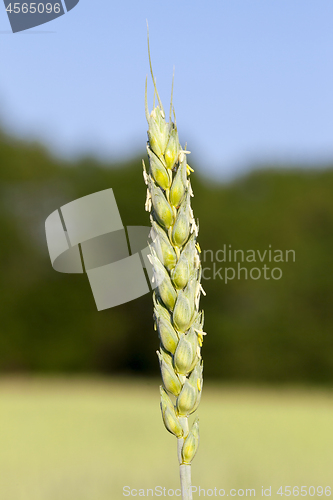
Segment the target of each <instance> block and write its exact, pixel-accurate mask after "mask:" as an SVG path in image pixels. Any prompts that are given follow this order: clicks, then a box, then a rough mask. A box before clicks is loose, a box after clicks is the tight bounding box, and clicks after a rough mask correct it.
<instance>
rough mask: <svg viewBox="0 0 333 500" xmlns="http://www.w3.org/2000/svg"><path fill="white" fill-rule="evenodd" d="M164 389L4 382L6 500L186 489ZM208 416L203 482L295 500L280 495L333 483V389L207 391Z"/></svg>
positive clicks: (1, 478)
mask: <svg viewBox="0 0 333 500" xmlns="http://www.w3.org/2000/svg"><path fill="white" fill-rule="evenodd" d="M158 383H159V382H158V380H156V381H155V380H145V379H137V380H136V381H132V380H115V379H110V380H109V379H68V380H66V379H27V380H24V379H10V378H3V379H2V381H1V382H0V408H1V411H0V499H1V500H118V499H121V498H126V497H124V496H123V494H122V489H123V487H124V486H129V487H131V488H135V489H140V488H143V489H147V488H154V487H155V486H162V487H163V486H165V487H166V488H167V489H168V488H170V489H171V488H173V489H176V488H178V467H177V462H176V439H175V438H173V437H172V436H171V435H170V434H168V433H167V432H166V431H165V429H164V428H163V425H162V422H161V418H160V411H159V403H158V398H159V392H158ZM198 413H199V415H200V426H201V443H200V447H199V452H198V455H197V457H196V458H195V460H194V463H193V483H194V484H195V485H197V486H200V487H201V488H203V489H205V490H206V491H207V490H208V489H209V488H214V487H217V488H218V489H220V488H224V489H225V490H226V495H227V493H228V491H229V490H230V489H231V488H236V489H239V488H243V489H244V490H245V489H247V488H248V489H250V488H256V496H257V497H259V496H260V497H261V487H262V486H264V487H265V488H268V487H269V486H272V498H285V497H280V496H279V495H276V494H274V491H276V490H277V489H278V487H279V486H281V485H282V486H286V485H289V486H308V487H309V486H315V487H317V486H323V487H325V486H331V487H333V472H332V471H333V392H332V391H329V390H326V391H325V390H319V389H318V390H315V389H311V390H310V389H309V390H306V389H291V388H289V389H286V388H281V389H278V388H276V389H269V388H263V389H255V388H244V387H243V388H240V387H231V386H210V387H208V386H206V387H205V388H204V396H203V398H202V403H201V405H200V408H199V412H198ZM252 496H253V495H252ZM324 496H325V495H324ZM130 498H132V497H130ZM194 498H199V496H198V495H194ZM200 498H203V494H202V495H201V496H200ZM206 498H207V495H206ZM291 498H293V497H291Z"/></svg>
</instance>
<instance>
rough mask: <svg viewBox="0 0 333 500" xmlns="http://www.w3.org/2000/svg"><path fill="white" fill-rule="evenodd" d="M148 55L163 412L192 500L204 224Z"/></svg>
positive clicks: (150, 194) (149, 205)
mask: <svg viewBox="0 0 333 500" xmlns="http://www.w3.org/2000/svg"><path fill="white" fill-rule="evenodd" d="M148 53H149V63H150V71H151V76H152V79H153V83H154V107H153V110H152V112H151V113H149V110H148V103H147V80H146V90H145V110H146V118H147V121H148V143H147V152H148V157H149V170H148V172H147V170H146V168H145V164H144V162H143V167H144V180H145V182H146V184H147V199H146V206H145V208H146V210H147V211H149V212H150V220H151V224H152V240H153V243H152V245H151V247H150V249H151V255H150V260H151V263H152V266H153V270H154V280H155V286H156V288H155V291H154V293H153V302H154V321H155V329H156V330H157V331H158V334H159V338H160V341H161V344H160V350H159V351H158V352H157V355H158V358H159V362H160V368H161V375H162V380H163V386H161V388H160V391H161V411H162V417H163V421H164V425H165V427H166V429H167V430H168V431H169V432H171V433H172V434H174V435H175V436H176V437H177V438H178V459H179V464H180V476H181V485H182V497H183V500H188V499H191V498H192V494H191V465H190V464H191V462H192V460H193V457H194V455H195V453H196V451H197V448H198V444H199V422H198V419H196V420H195V421H194V423H193V424H192V426H191V429H190V430H189V425H188V417H189V415H191V414H192V413H193V412H195V411H196V409H197V407H198V405H199V402H200V398H201V393H202V370H203V363H202V357H201V346H202V341H203V335H204V332H203V321H204V317H203V312H202V311H200V310H199V300H200V295H201V292H202V291H203V290H202V287H201V284H200V280H201V264H200V247H199V245H198V243H197V241H196V238H197V236H198V225H197V223H196V221H195V219H194V216H193V212H192V208H191V197H192V196H193V193H192V189H191V184H190V173H191V171H192V172H193V170H192V169H191V168H190V167H189V165H188V164H187V155H188V154H189V152H188V151H186V149H184V150H183V149H182V148H181V146H180V143H179V139H178V132H177V125H176V119H175V113H174V109H173V105H172V93H171V104H170V116H169V122H168V123H167V122H166V119H165V112H164V109H163V105H162V102H161V99H160V97H159V94H158V92H157V88H156V83H155V80H154V76H153V71H152V65H151V59H150V51H149V38H148ZM172 89H173V83H172ZM155 94H156V97H157V100H158V105H157V106H156V107H155ZM172 112H173V116H174V121H172V119H171V113H172Z"/></svg>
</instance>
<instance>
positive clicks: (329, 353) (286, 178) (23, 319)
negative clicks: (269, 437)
mask: <svg viewBox="0 0 333 500" xmlns="http://www.w3.org/2000/svg"><path fill="white" fill-rule="evenodd" d="M142 156H143V155H142ZM0 162H1V169H0V230H1V232H0V276H1V278H0V300H1V307H0V321H1V322H0V325H1V328H0V370H1V371H3V372H4V371H17V370H19V371H29V372H32V371H36V372H50V371H51V372H59V371H65V372H77V371H88V372H104V373H107V372H110V373H111V372H113V373H117V372H118V373H125V372H128V373H133V372H137V373H145V374H155V375H157V374H158V363H157V361H156V356H155V351H156V349H157V347H158V338H157V335H156V334H155V333H154V331H153V326H152V319H151V317H152V305H151V297H150V296H149V295H147V296H145V297H141V298H140V299H137V300H136V301H133V302H131V303H128V304H124V305H122V306H118V307H116V308H114V309H110V310H106V311H102V312H97V310H96V307H95V304H94V299H93V296H92V293H91V291H90V287H89V283H88V280H87V278H86V276H83V275H67V274H61V273H57V272H55V271H54V270H53V269H52V267H51V264H50V260H49V257H48V252H47V246H46V240H45V234H44V222H45V219H46V217H47V216H48V215H49V214H50V213H51V212H52V211H53V210H55V209H57V208H59V207H60V206H61V205H63V204H64V203H68V202H70V201H72V200H74V199H76V198H79V197H81V196H85V195H88V194H91V193H93V192H96V191H100V190H103V189H107V188H109V187H112V188H113V190H114V193H115V196H116V199H117V203H118V206H119V209H120V213H121V216H122V220H123V223H124V225H147V226H149V225H150V222H149V219H148V215H147V213H145V212H144V210H143V209H142V206H143V204H144V200H145V194H146V193H145V186H144V183H143V181H142V171H141V155H140V156H138V157H137V158H135V159H133V160H132V161H128V162H126V163H123V164H122V163H115V164H112V165H108V164H102V163H99V162H97V161H96V160H94V159H92V158H85V159H83V160H80V161H77V162H73V163H66V162H62V161H60V160H56V159H55V158H52V157H51V156H50V155H49V154H48V152H47V151H45V150H44V149H42V148H41V147H40V146H38V145H35V144H25V143H23V142H19V141H15V140H13V139H10V138H8V137H6V136H4V135H1V136H0ZM191 166H193V165H192V164H191ZM195 170H196V169H195ZM199 172H200V170H199ZM192 182H193V190H194V192H195V198H194V199H193V207H194V212H195V214H198V215H199V219H200V245H201V247H202V251H203V254H202V258H203V267H204V268H205V267H206V268H207V269H206V272H205V276H206V277H207V278H210V279H204V280H203V287H204V288H205V290H206V292H207V298H206V299H205V298H203V300H202V305H203V307H204V309H205V313H206V321H205V325H206V327H205V329H206V331H207V332H208V337H207V339H206V342H205V346H204V357H205V361H206V363H205V375H206V377H207V378H209V377H211V378H212V377H214V378H223V379H234V380H236V379H239V380H252V381H293V382H300V381H301V382H332V381H333V328H332V326H333V307H332V304H333V280H332V251H333V231H332V227H333V199H332V192H333V170H332V169H327V170H319V169H315V168H314V169H307V170H305V169H303V170H302V169H299V170H296V169H288V170H287V169H269V170H268V169H267V170H264V169H263V170H260V171H259V170H257V171H254V172H252V173H250V174H248V175H247V176H244V177H242V178H240V179H237V180H235V181H233V182H232V183H229V184H218V183H211V182H209V181H207V180H205V179H204V178H202V177H200V175H198V172H197V171H196V175H195V176H193V179H192ZM224 245H226V247H224ZM229 245H231V247H229ZM269 245H271V247H269ZM224 248H226V249H227V250H229V249H231V250H232V251H233V250H236V249H241V250H243V251H244V253H245V255H247V254H246V251H247V250H250V249H252V250H255V251H257V250H259V251H260V253H261V255H263V252H264V251H265V250H267V251H268V250H269V249H271V250H272V251H273V250H275V249H279V250H281V251H283V252H284V256H285V251H286V250H290V249H292V250H294V251H295V256H296V258H295V262H293V259H292V256H291V255H290V257H289V262H269V260H268V254H266V258H265V259H264V261H263V262H260V260H259V258H258V256H257V259H256V262H244V263H241V266H242V267H247V268H248V271H250V270H251V268H253V267H257V268H260V269H262V267H263V266H264V265H265V264H266V265H267V267H268V268H270V270H271V269H272V268H274V267H278V268H280V269H281V270H282V273H283V274H282V278H281V279H278V280H274V279H272V278H271V279H264V277H263V275H262V277H261V278H260V279H257V280H255V279H251V278H250V277H248V279H247V280H246V279H244V276H245V271H243V272H242V273H241V275H240V277H241V279H237V264H238V263H237V262H234V259H232V262H228V261H227V262H222V261H221V260H222V258H223V254H222V252H221V251H220V252H218V251H219V250H223V249H224ZM207 250H208V251H207ZM209 250H211V252H209ZM205 251H206V252H205ZM216 252H218V253H216ZM238 255H239V258H238V260H240V254H238ZM273 255H275V254H273ZM212 256H213V260H214V262H212ZM216 257H218V259H217V258H216ZM220 261H221V262H220ZM214 266H215V267H214ZM226 267H229V268H234V269H235V270H236V278H235V279H233V280H230V281H228V282H227V283H225V279H224V277H225V268H226ZM221 268H222V270H220V269H221ZM219 270H220V273H218V271H219ZM214 272H215V279H213V277H214ZM228 273H229V276H230V275H232V271H228ZM254 275H255V276H256V273H255V272H254ZM267 275H268V276H270V271H268V272H267ZM276 275H277V274H276ZM220 276H222V279H221V278H220Z"/></svg>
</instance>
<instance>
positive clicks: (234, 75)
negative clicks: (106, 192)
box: [0, 0, 333, 178]
mask: <svg viewBox="0 0 333 500" xmlns="http://www.w3.org/2000/svg"><path fill="white" fill-rule="evenodd" d="M146 19H148V21H149V27H150V41H151V53H152V60H153V66H154V72H155V76H156V79H157V85H158V88H159V92H160V95H161V97H162V100H163V102H164V105H165V107H166V108H168V104H169V98H170V89H171V79H172V71H173V66H175V89H174V103H175V109H176V115H177V124H178V129H179V134H180V139H181V142H182V143H183V144H184V143H185V142H187V144H188V149H189V150H190V151H192V157H193V158H194V160H195V162H196V163H197V164H198V165H199V166H200V169H201V171H202V172H203V173H204V174H207V175H214V176H218V177H222V178H223V177H230V176H233V175H236V174H238V173H240V172H242V171H243V170H245V169H247V168H250V167H251V166H252V165H253V164H254V163H256V162H264V161H278V162H292V163H297V162H304V163H307V164H309V163H311V162H316V163H318V164H319V163H322V162H327V161H330V160H333V2H332V0H320V1H318V0H218V1H209V0H208V1H206V2H202V1H200V2H199V1H193V0H192V1H182V0H179V1H178V2H176V1H173V0H171V1H168V2H162V1H158V0H155V1H138V0H133V1H126V0H125V1H122V2H113V1H99V0H94V1H88V0H80V2H79V4H78V5H77V7H75V8H74V9H73V10H72V11H71V12H69V13H67V14H66V15H64V16H62V17H60V18H58V19H56V20H54V21H52V22H50V23H48V24H45V25H43V26H40V27H38V28H35V29H33V30H30V31H27V32H25V33H18V34H15V35H13V34H10V33H9V30H10V26H9V22H8V19H7V17H6V12H5V8H4V6H1V5H0V32H1V33H0V43H1V49H0V60H1V68H2V71H1V76H0V122H1V123H2V126H4V127H5V128H6V129H7V130H9V131H10V132H12V133H15V134H16V135H18V136H21V137H25V138H32V139H39V140H41V141H42V142H44V143H45V144H46V145H48V146H49V147H50V148H51V149H52V151H54V152H55V153H56V154H57V155H58V156H66V157H73V156H76V155H80V154H85V153H89V154H94V155H97V156H100V157H102V158H110V159H112V158H119V157H128V156H131V155H133V154H136V153H138V152H139V151H143V150H144V147H145V141H146V120H145V115H144V83H145V77H146V74H147V73H148V70H149V66H148V57H147V42H146ZM42 31H52V32H51V33H42ZM149 92H150V107H151V106H152V95H153V91H152V85H151V83H150V85H149Z"/></svg>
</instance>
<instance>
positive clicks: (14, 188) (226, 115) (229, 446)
mask: <svg viewBox="0 0 333 500" xmlns="http://www.w3.org/2000/svg"><path fill="white" fill-rule="evenodd" d="M146 19H148V21H149V26H150V41H151V53H152V59H153V66H154V72H155V76H156V77H157V84H158V88H159V90H160V94H161V97H162V100H163V102H164V105H165V108H166V109H167V108H168V103H169V96H170V87H171V77H172V71H173V65H175V75H176V76H175V92H174V102H175V109H176V114H177V124H178V128H179V133H180V139H181V142H182V144H183V145H185V143H186V142H187V144H188V149H189V150H190V151H191V156H190V157H189V161H190V165H191V167H192V168H194V174H193V175H192V184H193V190H194V193H195V197H194V199H193V208H194V213H195V215H196V216H197V217H198V218H199V221H200V235H199V241H200V246H201V248H202V250H203V252H204V251H205V250H212V252H213V254H214V255H216V252H217V251H218V250H220V249H223V248H224V245H226V247H228V248H229V245H231V248H232V249H242V250H243V251H244V252H246V251H247V250H249V249H253V250H256V251H257V250H259V252H261V254H262V253H263V252H264V251H265V250H268V249H269V248H272V250H274V249H278V250H281V251H282V252H283V253H285V251H286V250H290V249H292V250H294V252H295V261H293V260H292V259H289V262H277V263H276V264H274V265H271V266H270V263H269V262H268V259H266V260H265V261H264V263H265V264H267V265H268V266H269V267H279V268H280V269H281V270H282V277H281V279H279V280H274V279H270V280H265V279H264V278H263V277H262V278H260V279H258V280H255V279H247V280H245V279H244V278H241V279H234V280H231V281H229V282H228V283H227V284H226V283H225V281H224V280H221V279H220V278H219V276H218V275H217V276H216V279H206V280H205V279H204V280H203V286H204V289H205V291H206V293H207V297H206V298H203V299H202V302H201V304H202V307H203V308H204V310H205V318H206V321H205V330H206V331H207V332H208V336H207V337H206V338H205V343H204V347H203V356H204V361H205V383H206V387H207V389H206V394H207V395H206V399H205V397H203V399H202V403H201V408H200V412H199V413H200V416H201V421H202V444H201V448H200V452H199V454H198V457H197V458H196V459H195V461H194V465H193V469H194V474H195V477H196V481H195V484H197V485H199V484H200V485H201V486H202V487H204V486H205V487H206V488H209V487H213V488H214V487H215V486H217V487H230V488H238V487H239V488H250V487H256V488H258V494H257V496H258V495H259V489H261V486H263V485H264V486H265V487H266V486H267V487H269V486H270V485H273V486H274V488H276V491H277V489H278V487H279V486H281V485H282V486H284V485H285V484H291V485H292V486H293V485H297V484H298V485H299V486H301V485H302V484H305V485H306V484H307V485H308V486H311V485H312V486H315V487H318V486H324V487H325V486H327V485H329V481H330V480H331V475H329V474H331V470H332V466H333V451H332V450H333V446H332V445H333V432H332V426H331V422H332V417H333V402H332V401H333V400H332V383H333V332H332V329H333V328H332V327H333V307H332V303H333V282H332V250H333V232H332V227H333V198H332V192H333V143H332V132H333V125H332V110H333V98H332V91H331V89H332V84H333V68H332V60H333V57H332V56H333V30H332V19H333V6H332V3H331V2H329V1H328V0H327V1H326V0H323V1H322V2H321V3H320V7H319V6H318V3H315V2H314V1H309V2H306V3H304V1H300V0H299V1H297V0H295V1H293V2H289V1H287V0H278V1H277V0H271V1H270V2H267V1H264V0H258V1H252V2H247V3H246V4H245V3H244V2H243V1H240V0H234V1H233V2H217V1H210V2H206V3H205V4H203V3H201V2H195V1H194V2H186V1H184V2H178V3H176V2H174V1H171V2H168V3H165V4H162V3H156V2H152V1H144V2H122V3H115V4H112V3H108V4H107V5H102V4H101V3H98V2H97V3H95V4H94V5H91V4H90V3H88V2H83V0H82V1H81V2H80V3H79V4H78V6H77V7H76V8H75V9H73V10H72V11H71V12H70V13H68V14H66V15H65V16H63V17H62V18H59V19H57V20H55V21H53V22H52V23H50V24H49V25H43V26H41V27H40V28H39V29H37V28H36V29H35V30H32V31H29V32H26V33H24V32H23V33H20V34H16V35H11V34H10V32H9V29H10V28H9V22H8V20H7V18H6V12H5V9H4V8H3V9H2V10H1V9H0V37H1V42H2V51H1V62H2V67H3V68H5V70H4V71H3V72H2V75H1V78H0V102H1V111H0V123H1V125H0V127H1V132H0V162H1V168H0V229H1V232H0V276H1V279H0V299H1V302H0V303H1V307H0V324H1V328H0V371H1V374H2V375H1V380H0V399H1V401H2V403H1V404H2V412H1V416H0V422H1V426H0V443H1V447H0V450H1V451H0V464H1V467H2V471H3V473H2V474H1V477H0V497H2V498H6V500H12V499H13V500H14V499H15V500H18V499H21V498H22V499H28V500H30V499H32V498H33V499H34V500H39V499H41V500H55V499H59V500H60V499H61V500H66V499H67V498H68V499H71V500H76V499H77V500H85V499H88V498H89V499H90V498H94V500H104V499H106V498H113V499H118V498H122V487H123V486H124V485H126V484H129V485H130V486H131V487H133V488H139V487H142V488H144V487H146V488H147V487H154V486H156V485H157V484H162V485H165V486H168V485H170V488H172V487H177V464H176V456H175V449H174V448H175V442H174V440H173V439H172V438H171V437H170V436H169V435H167V433H166V432H165V431H164V429H163V427H162V423H161V419H160V415H159V408H158V385H159V369H158V363H157V358H156V354H155V351H156V349H157V348H158V339H157V335H156V333H155V332H154V330H153V322H152V301H151V297H150V296H149V295H147V296H144V297H142V298H140V299H137V300H135V301H133V302H130V303H128V304H124V305H122V306H119V307H116V308H113V309H110V310H106V311H101V312H97V310H96V307H95V303H94V299H93V296H92V293H91V290H90V287H89V283H88V280H87V278H86V277H85V276H84V275H66V274H60V273H57V272H55V271H54V270H53V269H52V267H51V263H50V260H49V256H48V251H47V246H46V240H45V234H44V222H45V219H46V217H47V216H48V215H49V214H50V213H51V212H52V211H54V210H55V209H57V208H59V207H60V206H61V205H63V204H65V203H68V202H70V201H73V200H74V199H76V198H79V197H81V196H85V195H88V194H91V193H94V192H96V191H99V190H103V189H107V188H109V187H112V188H113V190H114V193H115V196H116V200H117V203H118V207H119V210H120V213H121V216H122V221H123V224H124V225H149V217H148V215H147V213H146V212H145V211H144V202H145V185H144V183H143V179H142V167H141V159H142V158H146V152H145V142H146V128H147V126H146V122H145V116H144V101H143V96H144V81H145V77H146V74H147V72H148V69H149V67H148V58H147V43H146V24H145V23H146ZM148 90H149V96H150V108H151V107H152V95H153V91H152V85H151V83H149V87H148ZM270 245H271V247H270ZM203 255H206V259H207V262H206V263H205V265H204V267H207V266H210V268H211V269H213V267H212V266H213V263H211V262H208V261H210V257H208V255H210V254H208V253H206V254H204V253H203ZM215 263H216V266H217V269H219V268H220V267H224V266H225V263H219V262H218V261H217V260H216V259H215ZM264 263H261V262H260V261H259V259H258V258H257V262H256V263H251V262H248V263H244V267H247V268H248V269H249V270H250V269H251V268H252V267H259V268H262V267H263V264H264ZM228 267H235V268H236V265H235V264H234V263H232V264H228ZM207 276H211V277H212V276H213V272H210V273H209V272H207ZM213 431H214V432H213ZM152 436H153V437H152ZM152 441H153V442H152ZM161 448H162V449H163V450H165V452H164V453H163V454H161ZM129 450H131V452H130V451H129ZM129 455H130V457H129ZM157 455H158V457H159V460H156V456H157ZM161 455H163V456H161ZM141 456H142V457H145V458H144V460H141V459H139V457H141ZM172 457H173V459H174V463H173V468H169V464H170V459H171V458H172ZM166 469H167V470H168V472H167V473H165V470H166ZM14 477H15V478H16V480H13V478H14ZM310 483H311V484H310ZM326 483H327V484H326ZM331 486H333V485H332V484H331ZM273 493H274V491H273ZM272 496H273V497H274V494H272ZM275 497H276V498H279V497H278V496H276V495H275Z"/></svg>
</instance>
